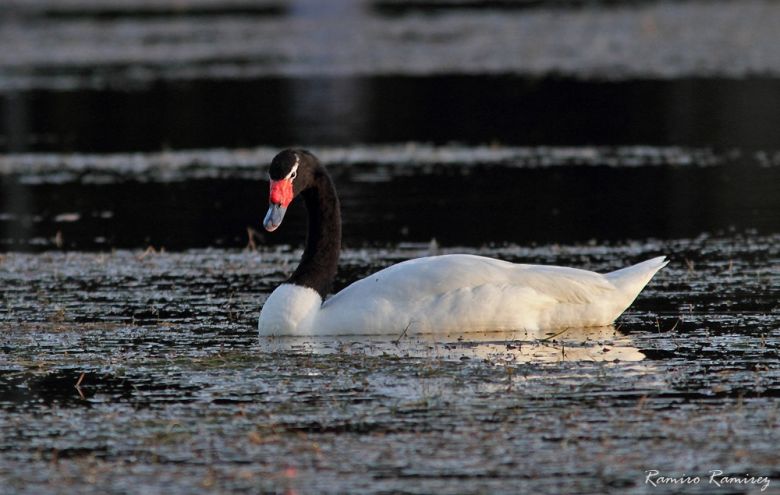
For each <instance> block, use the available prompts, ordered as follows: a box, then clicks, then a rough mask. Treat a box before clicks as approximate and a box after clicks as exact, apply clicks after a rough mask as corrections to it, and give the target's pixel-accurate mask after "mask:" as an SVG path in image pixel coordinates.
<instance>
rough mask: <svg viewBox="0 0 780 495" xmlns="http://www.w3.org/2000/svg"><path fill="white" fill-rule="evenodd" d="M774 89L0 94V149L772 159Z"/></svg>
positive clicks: (449, 81) (329, 81)
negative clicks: (739, 153) (627, 149)
mask: <svg viewBox="0 0 780 495" xmlns="http://www.w3.org/2000/svg"><path fill="white" fill-rule="evenodd" d="M778 88H780V83H779V82H778V80H777V79H776V78H751V79H718V78H713V79H696V78H688V79H673V80H641V81H632V80H629V81H615V82H599V81H587V80H585V81H583V80H572V79H559V78H529V77H518V76H429V77H422V76H420V77H410V76H406V77H401V76H399V77H391V76H383V77H379V76H375V77H344V78H338V77H331V78H317V77H307V78H294V77H291V78H263V79H256V80H241V81H234V80H226V81H218V80H217V81H214V80H195V81H189V82H158V83H154V84H151V85H150V86H147V85H141V86H140V87H139V88H137V89H135V90H134V89H132V87H130V88H126V89H121V90H110V89H106V90H85V89H79V90H67V91H53V90H29V91H18V92H5V93H3V94H0V114H2V115H4V116H5V119H4V121H0V150H6V151H68V152H70V151H88V152H92V151H94V152H111V151H157V150H160V149H163V148H173V149H182V148H185V149H186V148H214V147H246V146H256V145H277V146H285V145H289V144H292V143H305V144H307V145H311V144H318V145H352V144H355V143H382V142H390V143H396V142H404V141H418V142H434V143H440V144H446V143H448V142H452V141H457V142H463V143H472V144H482V143H486V142H487V143H489V142H498V143H504V144H515V145H624V144H630V145H634V144H644V145H657V146H668V145H684V146H705V147H709V146H715V147H721V148H722V147H753V148H762V149H777V148H778V147H780V137H778V133H777V132H776V129H778V128H780V110H778V109H780V91H778Z"/></svg>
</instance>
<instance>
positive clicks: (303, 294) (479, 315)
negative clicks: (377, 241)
mask: <svg viewBox="0 0 780 495" xmlns="http://www.w3.org/2000/svg"><path fill="white" fill-rule="evenodd" d="M666 263H667V262H666V261H665V258H664V257H659V258H654V259H651V260H648V261H645V262H642V263H639V264H637V265H634V266H631V267H628V268H624V269H622V270H618V271H615V272H612V273H608V274H606V275H601V274H598V273H595V272H590V271H585V270H578V269H576V268H565V267H559V266H539V265H523V264H514V263H509V262H506V261H501V260H496V259H492V258H485V257H482V256H472V255H464V254H453V255H445V256H433V257H427V258H418V259H413V260H409V261H405V262H403V263H399V264H397V265H393V266H391V267H388V268H385V269H384V270H381V271H379V272H377V273H375V274H373V275H371V276H369V277H366V278H364V279H362V280H358V281H357V282H355V283H353V284H352V285H350V286H349V287H347V288H345V289H344V290H342V291H341V292H339V293H338V294H336V295H334V296H333V297H331V298H329V299H327V300H326V301H325V302H324V303H323V302H322V298H321V297H320V295H319V294H318V293H317V292H316V291H315V290H313V289H309V288H307V287H303V286H299V285H293V284H282V285H280V286H279V287H278V288H277V289H276V290H274V292H273V293H272V294H271V295H270V296H269V297H268V300H267V301H266V303H265V305H264V306H263V309H262V311H261V312H260V321H259V324H258V327H259V331H260V335H261V336H269V335H361V334H362V335H369V334H395V335H399V334H401V333H402V332H404V331H406V333H407V334H415V333H447V332H455V331H458V332H469V331H474V332H477V331H499V330H521V329H525V330H539V329H561V328H567V327H588V326H602V325H609V324H611V323H612V322H613V321H614V320H615V319H616V318H617V317H618V316H620V314H621V313H623V311H625V310H626V308H628V306H629V305H630V304H631V303H632V302H633V301H634V299H635V298H636V296H637V295H638V294H639V292H640V291H641V290H642V288H643V287H644V286H645V285H646V284H647V283H648V282H649V281H650V279H651V278H652V277H653V275H655V273H656V272H657V271H658V270H660V269H661V268H662V267H664V266H665V265H666Z"/></svg>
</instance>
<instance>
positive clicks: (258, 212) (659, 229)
mask: <svg viewBox="0 0 780 495" xmlns="http://www.w3.org/2000/svg"><path fill="white" fill-rule="evenodd" d="M438 152H439V153H440V157H439V161H438V162H437V161H436V157H434V158H433V161H432V162H430V163H415V162H414V161H412V160H411V159H410V160H409V161H408V162H401V163H400V164H395V165H393V164H389V165H386V166H381V165H376V164H374V165H372V164H370V163H365V162H364V163H353V164H349V163H345V162H341V163H339V162H336V163H329V168H330V169H331V172H332V173H333V176H334V180H335V182H336V185H337V188H338V190H339V193H340V196H341V200H342V210H343V219H344V229H343V230H344V241H345V244H347V245H349V246H355V247H358V246H383V245H396V244H397V243H399V242H428V241H430V240H431V239H433V238H435V239H436V240H437V241H438V242H440V243H442V244H443V245H468V246H481V245H485V244H489V245H490V244H502V243H519V244H533V243H549V242H565V243H570V242H585V241H589V240H591V239H593V240H595V241H597V242H599V243H605V242H614V241H621V240H626V239H636V238H643V237H647V236H648V235H649V236H651V237H655V238H660V239H675V238H691V237H696V236H698V235H700V234H702V233H709V234H720V235H722V234H724V233H734V232H736V233H746V232H753V233H758V234H771V233H776V232H778V231H780V195H779V194H777V191H778V187H780V167H779V166H776V165H773V164H771V163H769V162H767V161H766V160H764V161H761V160H759V159H758V158H757V156H754V155H745V156H738V155H734V156H731V157H724V156H718V155H712V154H709V155H707V154H705V155H703V156H698V155H696V154H695V153H693V152H690V151H689V152H684V151H679V150H678V151H677V152H674V150H672V151H670V150H665V151H664V150H648V149H634V150H623V152H622V153H619V154H617V155H615V154H614V153H613V152H611V151H610V150H599V149H590V150H580V151H578V152H574V153H573V152H571V150H569V151H567V150H556V149H548V150H544V149H542V150H535V151H534V150H525V152H526V153H527V154H526V155H518V156H515V157H513V158H510V159H508V161H507V162H503V163H497V164H489V163H480V162H479V161H476V162H473V163H468V164H467V163H465V162H461V163H457V162H455V163H452V162H450V163H446V164H445V163H442V162H443V161H444V160H445V159H446V157H447V148H442V149H439V150H438ZM372 153H373V155H369V156H374V157H381V156H383V153H384V154H385V155H387V154H392V153H391V152H382V150H381V149H376V148H375V149H373V152H372ZM453 153H454V154H455V156H459V155H458V154H457V152H455V151H453ZM496 154H500V153H499V152H497V151H493V152H490V151H486V152H485V154H484V157H483V158H482V159H483V160H488V159H492V157H493V156H495V155H496ZM196 156H197V154H196ZM230 159H231V158H229V157H228V158H226V159H225V160H227V161H228V162H229V161H230ZM101 160H102V161H101ZM139 160H140V161H141V163H145V161H144V160H146V161H149V160H148V159H145V158H143V157H132V156H128V157H120V159H119V160H113V161H111V160H110V159H108V158H104V159H100V158H97V159H95V160H93V162H94V163H93V166H105V167H106V168H104V169H103V170H100V169H96V168H89V167H86V168H83V169H81V170H78V171H72V170H68V168H67V167H64V168H61V169H59V168H58V169H56V170H54V171H52V172H50V173H46V174H24V173H21V172H20V173H16V174H6V175H2V176H0V190H2V191H3V192H4V196H5V198H8V200H7V201H5V202H3V203H0V250H43V249H51V248H56V247H61V248H63V249H66V250H74V249H76V250H106V249H111V248H138V247H143V248H145V247H147V246H149V245H151V246H154V247H155V248H157V249H160V248H165V249H169V250H171V249H173V250H181V249H187V248H195V247H209V246H223V247H232V248H240V247H244V246H246V245H247V243H248V234H247V232H248V230H247V229H248V228H249V229H254V230H256V231H260V230H262V228H261V226H260V221H261V219H262V217H263V215H264V214H265V210H266V204H267V195H268V192H267V191H268V184H267V181H266V179H265V170H266V169H265V164H263V165H262V166H261V165H260V164H258V165H257V166H253V165H252V161H251V160H249V161H248V164H247V165H246V166H241V167H233V168H231V166H230V165H228V166H227V167H223V168H222V169H221V170H220V169H217V171H212V172H211V173H210V175H211V177H206V176H200V175H199V173H198V168H197V167H196V168H195V169H192V168H178V169H176V168H174V169H172V170H171V171H170V172H169V173H168V176H167V177H168V178H167V179H166V180H160V179H159V178H155V175H154V173H153V172H151V171H149V172H138V171H137V170H136V171H133V169H132V168H130V171H127V170H126V169H125V168H123V167H130V166H131V165H132V164H133V163H134V162H136V161H139ZM201 160H203V161H204V162H202V163H201V164H200V165H199V166H200V167H201V169H202V168H203V167H206V168H207V167H208V165H209V162H208V160H209V156H208V155H207V154H203V156H202V158H201ZM477 160H479V158H477ZM675 160H677V161H678V162H679V163H677V164H674V163H672V164H664V162H665V161H666V162H673V161H675ZM686 160H692V161H694V162H695V161H696V160H702V161H705V163H686ZM706 160H709V161H710V162H714V163H716V164H715V165H712V164H708V163H706ZM28 161H29V162H31V164H34V163H35V162H36V158H35V157H34V156H33V157H32V158H31V159H29V160H28ZM77 161H78V160H77ZM87 161H89V160H87ZM578 161H579V162H586V163H585V164H583V163H579V164H576V163H577V162H578ZM542 163H546V164H545V165H544V166H540V164H542ZM636 164H639V165H636ZM26 166H27V165H26V162H23V163H22V164H21V165H19V170H20V171H23V170H24V167H26ZM215 173H216V174H217V175H218V176H217V177H214V174H215ZM305 222H306V216H305V210H304V208H303V205H302V204H298V203H297V202H296V203H294V204H293V206H292V207H291V209H290V212H289V213H288V215H287V217H286V220H285V227H284V228H283V229H280V230H279V231H278V232H276V233H274V234H273V235H268V234H265V233H263V234H259V235H257V236H255V240H256V241H257V242H259V243H261V244H269V245H274V244H293V245H297V244H300V243H301V242H303V239H302V236H303V232H304V229H305V227H304V225H305Z"/></svg>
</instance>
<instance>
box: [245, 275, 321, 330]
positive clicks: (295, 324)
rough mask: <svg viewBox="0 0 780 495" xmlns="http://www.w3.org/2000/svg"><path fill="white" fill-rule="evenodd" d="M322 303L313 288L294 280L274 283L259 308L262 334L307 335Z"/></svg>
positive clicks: (259, 325)
mask: <svg viewBox="0 0 780 495" xmlns="http://www.w3.org/2000/svg"><path fill="white" fill-rule="evenodd" d="M320 306H322V298H321V297H320V295H319V293H317V291H316V290H314V289H311V288H309V287H303V286H300V285H295V284H282V285H280V286H279V287H277V288H276V289H275V290H274V291H273V292H272V293H271V295H270V296H268V299H267V300H266V302H265V304H264V305H263V309H262V310H261V311H260V321H259V322H258V325H257V327H258V331H259V332H260V335H261V336H269V335H309V334H311V328H312V325H313V324H314V321H315V319H316V318H317V315H318V313H319V311H320Z"/></svg>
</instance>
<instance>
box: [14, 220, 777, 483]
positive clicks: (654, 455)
mask: <svg viewBox="0 0 780 495" xmlns="http://www.w3.org/2000/svg"><path fill="white" fill-rule="evenodd" d="M778 246H780V238H778V237H777V235H771V236H761V235H748V236H741V235H732V236H725V237H708V236H700V237H699V238H697V239H691V240H665V241H633V242H630V243H616V244H612V245H609V246H600V245H593V246H589V245H582V244H566V245H546V244H545V245H540V246H538V247H535V248H527V247H521V246H517V245H507V246H504V247H502V248H482V249H475V248H468V247H465V248H452V249H449V250H444V252H449V251H453V250H454V251H467V252H477V253H481V254H485V255H489V256H496V257H500V258H504V259H508V260H513V261H521V260H522V261H525V262H538V263H558V264H563V265H572V266H578V267H582V268H589V269H595V270H602V271H606V270H610V269H614V268H617V267H620V266H623V265H625V264H627V263H630V262H633V261H639V260H641V259H645V258H649V257H651V256H655V255H657V254H659V253H666V254H669V255H670V256H671V258H672V263H671V264H670V265H669V266H668V267H667V268H665V269H664V270H662V271H661V272H660V273H659V274H658V276H657V277H656V278H655V279H654V280H653V282H651V284H650V286H649V287H648V288H647V289H646V290H645V291H644V292H643V293H642V295H641V296H640V297H639V299H638V300H637V301H636V303H635V304H634V306H633V307H632V308H631V310H630V311H629V312H628V313H626V315H624V316H623V317H622V318H621V319H620V320H619V321H618V327H619V329H618V330H615V329H614V328H605V329H569V330H568V331H567V332H564V333H563V334H558V335H555V334H547V333H539V334H529V333H527V332H522V331H520V332H515V333H505V334H484V335H482V334H477V335H463V336H460V335H454V334H453V335H447V336H440V337H432V336H423V337H416V338H409V337H404V338H400V339H399V337H401V336H387V337H386V338H384V339H383V338H379V339H377V338H374V339H363V338H360V337H350V338H348V339H344V338H335V339H334V338H331V339H320V340H317V339H297V340H296V339H272V340H262V341H258V338H257V336H256V331H255V325H256V320H257V316H258V313H259V308H260V306H261V305H262V303H263V301H264V299H265V298H266V297H267V295H268V294H269V292H270V291H271V290H272V289H273V287H274V286H275V285H276V284H277V283H279V282H280V281H282V280H283V279H284V278H285V277H286V276H287V275H288V274H289V273H290V271H291V270H292V269H293V267H294V265H295V261H296V259H297V256H298V255H299V252H298V251H297V250H296V249H289V248H284V247H279V248H262V249H260V250H259V251H257V252H248V251H243V252H242V251H238V250H223V249H208V250H190V251H185V252H181V253H163V254H160V253H151V252H147V253H145V254H144V252H143V250H141V249H138V250H134V251H117V252H114V253H111V254H105V253H104V254H101V253H83V252H74V253H60V252H48V253H43V254H23V253H7V254H5V255H3V256H2V257H0V297H1V299H0V300H2V304H3V307H4V309H3V311H2V312H0V410H1V411H2V413H1V414H0V477H1V478H2V480H3V486H4V487H5V489H10V490H11V492H15V493H58V492H69V491H78V492H79V493H127V492H133V493H162V492H163V491H164V492H165V493H212V492H226V491H234V492H241V493H254V492H256V491H257V490H267V491H273V492H284V491H290V492H291V491H293V490H294V491H296V492H298V493H308V492H311V491H317V492H323V493H343V492H360V493H387V492H403V493H431V492H436V493H484V492H494V493H516V492H518V491H524V492H534V493H562V492H565V493H624V492H626V491H630V492H632V493H657V492H658V491H657V489H652V487H649V486H648V485H646V484H645V483H644V479H645V476H646V475H645V470H648V469H659V470H661V472H669V473H676V474H678V475H679V474H681V473H687V474H691V475H693V474H698V475H701V476H708V472H709V470H711V469H720V470H723V471H724V472H727V473H733V474H738V475H744V474H745V473H749V474H753V475H761V476H769V477H770V479H771V481H770V486H769V490H768V491H766V492H764V493H777V484H778V483H780V471H778V464H777V444H778V441H780V437H778V431H780V414H778V403H777V399H778V397H780V360H778V351H779V350H780V330H779V328H780V326H779V325H778V321H780V307H779V306H778V298H780V273H779V272H778V270H777V266H778V262H779V261H780V251H778ZM429 250H430V248H429V247H428V246H426V245H407V246H405V247H399V248H392V249H390V248H389V249H368V250H366V249H364V250H348V251H347V252H345V253H344V256H343V260H342V269H341V271H340V275H339V281H338V285H339V286H343V285H344V284H345V283H347V282H349V281H351V280H354V279H355V278H357V277H360V276H364V275H366V274H367V273H370V272H371V271H373V270H376V269H378V268H381V267H383V266H386V265H387V264H390V263H394V262H397V261H399V260H402V259H406V258H409V257H415V256H421V255H425V254H427V253H429ZM461 339H462V340H461ZM759 489H760V488H754V489H750V490H748V491H749V492H750V493H759V492H758V490H759ZM675 492H677V493H680V492H685V493H742V488H740V489H737V490H729V489H724V490H715V491H713V487H712V486H711V485H706V484H702V485H699V486H691V487H686V488H685V489H684V490H682V491H681V490H679V489H676V490H675ZM665 493H667V492H665Z"/></svg>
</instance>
